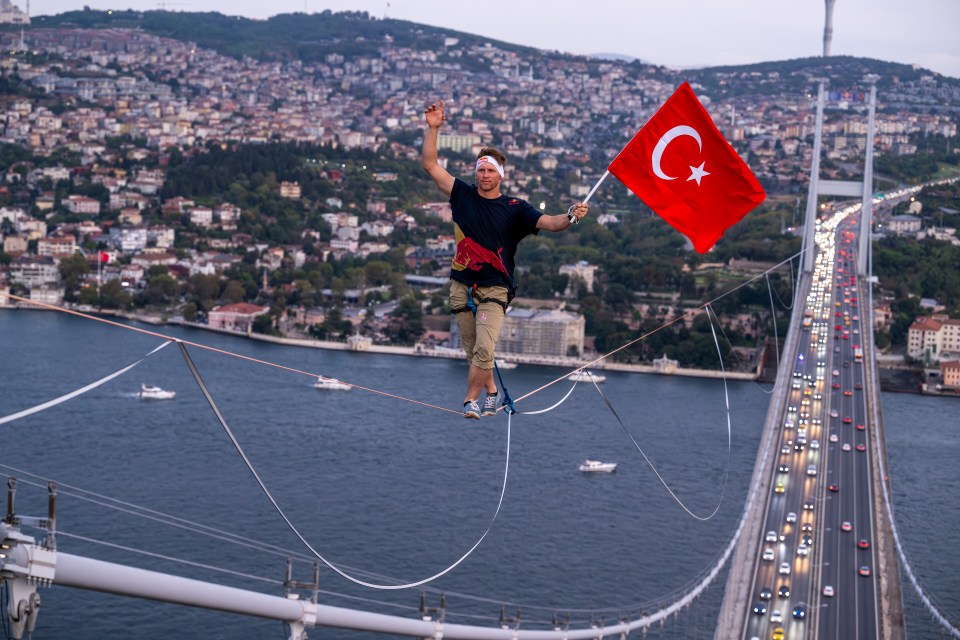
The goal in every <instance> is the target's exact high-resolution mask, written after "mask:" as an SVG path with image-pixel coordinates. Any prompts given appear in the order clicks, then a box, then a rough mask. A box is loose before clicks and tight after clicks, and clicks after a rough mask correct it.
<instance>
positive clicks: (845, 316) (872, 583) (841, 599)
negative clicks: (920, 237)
mask: <svg viewBox="0 0 960 640" xmlns="http://www.w3.org/2000/svg"><path fill="white" fill-rule="evenodd" d="M843 235H844V236H845V240H844V241H843V242H841V243H840V246H839V252H838V265H837V276H836V278H835V283H836V284H835V289H834V291H835V303H834V308H835V309H837V311H836V312H835V313H834V320H835V321H836V323H835V324H834V332H835V333H834V337H833V341H834V345H835V347H834V349H835V351H834V371H833V372H832V373H836V374H837V375H831V377H832V378H833V379H834V381H835V383H831V407H832V409H831V411H833V410H835V411H836V412H837V416H836V417H832V413H831V417H830V421H829V423H828V428H829V429H830V434H836V442H833V441H832V440H833V439H834V438H833V437H832V435H831V436H828V445H827V451H826V456H827V459H828V465H827V477H828V480H829V484H831V485H836V487H837V491H830V490H828V493H827V497H826V499H825V507H824V521H823V530H822V538H823V553H822V556H821V574H822V584H823V585H830V586H831V587H833V590H834V594H835V595H834V596H833V597H829V598H828V597H823V598H822V607H821V610H820V621H819V628H818V634H817V637H818V638H821V639H824V640H826V639H830V638H844V639H845V638H851V639H853V638H876V637H878V622H877V615H878V608H877V600H876V598H877V595H876V593H877V592H876V576H875V573H874V567H875V566H876V562H875V561H874V557H873V544H872V541H873V539H874V533H873V530H874V526H873V523H874V515H873V510H872V506H873V502H872V491H873V487H872V483H871V474H870V471H871V469H870V465H871V464H872V459H871V456H872V454H871V451H870V447H869V446H868V445H869V443H868V438H869V437H870V436H869V421H868V412H867V401H866V398H867V391H866V390H864V389H863V386H864V375H863V365H862V364H860V363H859V362H858V361H857V359H856V357H855V348H854V345H858V344H859V336H860V333H861V332H860V318H859V313H858V311H859V305H858V300H859V299H861V298H862V296H859V295H858V293H859V287H858V286H857V282H856V280H851V279H850V274H851V271H852V270H854V269H855V267H854V265H855V264H856V255H855V252H854V248H853V247H854V241H853V239H852V237H850V236H849V235H847V234H843ZM843 252H846V253H847V255H846V256H844V255H843ZM837 303H839V306H836V305H837ZM837 313H839V314H840V316H839V317H838V316H837V315H836V314H837ZM854 318H856V319H854ZM837 325H839V326H840V327H841V328H840V329H839V330H837V329H836V326H837ZM854 331H856V333H854ZM835 387H836V388H835ZM857 387H860V388H859V389H858V388H857ZM861 539H862V540H864V541H865V543H866V545H867V548H866V549H861V548H860V545H859V544H858V543H859V541H860V540H861ZM861 567H866V569H865V570H864V572H865V573H867V574H868V575H861ZM821 593H822V591H821Z"/></svg>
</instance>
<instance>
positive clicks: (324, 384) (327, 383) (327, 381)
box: [313, 376, 353, 391]
mask: <svg viewBox="0 0 960 640" xmlns="http://www.w3.org/2000/svg"><path fill="white" fill-rule="evenodd" d="M313 388H314V389H327V390H329V391H350V389H352V388H353V385H352V384H347V383H346V382H340V381H339V380H337V379H336V378H324V377H323V376H320V377H318V378H317V381H316V382H314V383H313Z"/></svg>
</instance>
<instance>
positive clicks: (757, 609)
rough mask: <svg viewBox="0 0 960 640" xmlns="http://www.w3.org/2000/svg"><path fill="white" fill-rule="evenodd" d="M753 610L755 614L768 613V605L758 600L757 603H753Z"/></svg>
mask: <svg viewBox="0 0 960 640" xmlns="http://www.w3.org/2000/svg"><path fill="white" fill-rule="evenodd" d="M753 612H754V613H755V614H757V615H758V616H763V615H766V614H767V605H766V604H764V603H762V602H758V603H756V604H755V605H753Z"/></svg>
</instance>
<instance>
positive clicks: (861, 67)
mask: <svg viewBox="0 0 960 640" xmlns="http://www.w3.org/2000/svg"><path fill="white" fill-rule="evenodd" d="M33 26H34V27H35V28H87V29H105V28H139V29H143V30H144V31H146V32H148V33H152V34H155V35H159V36H164V37H170V38H174V39H177V40H184V41H189V42H195V43H196V44H197V45H199V46H201V47H204V48H207V49H213V50H215V51H218V52H220V53H221V54H224V55H228V56H232V57H235V58H240V57H242V56H249V57H251V58H255V59H258V60H278V61H290V60H301V61H303V62H307V63H309V62H314V61H317V60H322V59H323V58H324V57H325V56H327V55H328V54H331V53H338V54H340V55H342V56H344V57H347V58H350V57H352V56H355V55H364V54H372V53H375V52H376V51H377V49H379V48H380V47H382V46H383V45H384V44H385V43H392V44H393V45H395V46H399V47H409V48H413V49H430V50H435V51H436V50H442V49H443V48H444V47H443V46H442V45H443V42H444V40H445V39H446V38H457V39H458V41H459V44H460V45H461V46H463V47H470V46H476V45H483V44H484V43H490V44H492V45H494V46H496V47H497V48H499V49H503V50H507V51H515V52H517V53H519V54H521V55H525V56H546V57H554V56H556V57H560V56H566V55H569V54H564V53H563V52H558V51H541V50H538V49H533V48H530V47H524V46H520V45H517V44H511V43H507V42H502V41H497V40H492V39H490V38H486V37H483V36H478V35H473V34H469V33H463V32H459V31H452V30H449V29H441V28H438V27H432V26H428V25H422V24H417V23H414V22H408V21H405V20H394V19H389V18H385V19H379V18H375V17H371V16H370V15H369V14H368V13H367V12H365V11H347V12H339V13H334V12H331V11H329V10H327V11H324V12H322V13H314V14H303V13H288V14H282V15H277V16H274V17H272V18H270V19H268V20H252V19H249V18H243V17H240V16H226V15H223V14H220V13H189V12H172V11H143V12H140V11H133V10H126V11H100V10H94V9H90V8H88V7H86V8H84V9H83V10H82V11H70V12H67V13H62V14H59V15H55V16H38V17H36V18H34V20H33ZM472 60H473V59H472V58H469V57H462V58H458V61H459V62H460V63H461V64H470V62H471V61H472ZM653 62H654V63H655V62H656V61H653ZM598 63H599V61H598ZM619 64H633V65H646V64H647V63H644V62H640V61H633V62H620V63H619ZM664 72H665V73H667V74H669V71H668V70H666V69H664ZM677 73H678V74H679V73H680V72H679V71H677ZM682 73H683V75H684V77H685V78H687V79H690V80H694V81H697V82H699V83H700V84H701V85H703V86H704V87H706V88H707V89H709V90H710V92H711V95H713V96H714V97H716V98H723V97H730V96H735V95H740V94H753V95H756V94H757V93H758V90H759V92H761V93H771V94H772V93H780V92H784V91H785V92H788V93H796V92H797V91H800V90H803V89H804V88H805V87H806V86H807V83H808V78H810V77H817V76H823V77H829V78H831V86H834V87H852V86H856V85H857V84H858V83H860V81H861V80H862V78H863V76H864V75H866V74H868V73H873V74H876V75H878V76H880V80H879V82H878V88H880V89H883V88H885V87H886V86H887V85H888V84H892V83H895V82H905V81H911V80H918V79H919V78H920V77H922V76H933V77H935V78H937V80H938V81H939V82H942V83H944V84H947V85H953V86H960V79H956V78H949V77H946V76H942V75H940V74H937V73H935V72H933V71H930V70H927V69H922V68H918V67H914V66H912V65H907V64H901V63H895V62H884V61H881V60H874V59H871V58H856V57H851V56H832V57H829V58H823V57H819V56H816V57H809V58H798V59H794V60H781V61H770V62H762V63H757V64H751V65H740V66H723V67H709V68H706V69H700V70H691V69H685V70H683V72H682ZM743 73H746V74H751V73H755V74H756V75H758V76H763V77H764V79H765V82H764V83H763V86H762V87H757V86H752V85H751V83H749V82H736V83H732V82H724V81H723V78H724V77H725V76H729V75H734V74H743ZM771 74H772V77H774V78H776V79H777V81H775V82H771V81H770V78H771Z"/></svg>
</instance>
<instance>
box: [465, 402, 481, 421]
mask: <svg viewBox="0 0 960 640" xmlns="http://www.w3.org/2000/svg"><path fill="white" fill-rule="evenodd" d="M463 417H464V418H473V419H474V420H479V419H480V405H478V404H477V401H476V400H468V401H467V402H464V403H463Z"/></svg>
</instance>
